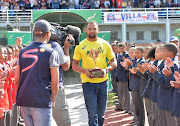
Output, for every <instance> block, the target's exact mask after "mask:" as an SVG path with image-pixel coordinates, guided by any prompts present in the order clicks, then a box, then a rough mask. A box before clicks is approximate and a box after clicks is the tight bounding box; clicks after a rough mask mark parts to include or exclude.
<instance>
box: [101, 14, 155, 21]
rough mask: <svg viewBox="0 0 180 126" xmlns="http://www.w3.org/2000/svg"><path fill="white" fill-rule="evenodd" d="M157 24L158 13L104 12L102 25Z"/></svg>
mask: <svg viewBox="0 0 180 126" xmlns="http://www.w3.org/2000/svg"><path fill="white" fill-rule="evenodd" d="M131 22H133V23H142V22H158V12H154V11H148V12H104V23H131Z"/></svg>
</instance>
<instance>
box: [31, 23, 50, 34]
mask: <svg viewBox="0 0 180 126" xmlns="http://www.w3.org/2000/svg"><path fill="white" fill-rule="evenodd" d="M51 29H52V27H51V24H50V23H49V22H48V21H46V20H39V21H37V22H35V24H34V27H33V30H34V33H35V34H45V33H47V32H50V31H51Z"/></svg>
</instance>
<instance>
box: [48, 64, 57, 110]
mask: <svg viewBox="0 0 180 126" xmlns="http://www.w3.org/2000/svg"><path fill="white" fill-rule="evenodd" d="M50 73H51V99H52V102H53V107H55V100H56V96H57V93H58V91H59V69H58V67H52V68H50Z"/></svg>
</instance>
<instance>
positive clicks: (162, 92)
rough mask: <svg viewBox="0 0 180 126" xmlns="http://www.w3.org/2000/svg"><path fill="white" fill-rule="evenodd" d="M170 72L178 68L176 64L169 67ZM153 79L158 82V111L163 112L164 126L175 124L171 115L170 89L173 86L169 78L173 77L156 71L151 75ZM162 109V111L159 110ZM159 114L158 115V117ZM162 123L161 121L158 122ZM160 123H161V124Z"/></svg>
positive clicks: (175, 125)
mask: <svg viewBox="0 0 180 126" xmlns="http://www.w3.org/2000/svg"><path fill="white" fill-rule="evenodd" d="M171 69H172V72H173V73H174V71H177V70H178V66H177V65H176V64H174V67H171ZM153 78H154V80H155V81H157V82H158V84H159V87H158V91H157V104H158V108H159V109H160V113H162V114H163V116H164V114H165V119H164V121H165V120H166V124H164V125H165V126H171V125H172V126H177V122H176V120H175V118H174V117H173V116H172V112H171V111H172V90H173V87H171V85H170V80H172V79H173V77H172V75H171V76H169V77H166V76H164V75H163V74H162V73H160V72H159V71H156V72H155V73H154V75H153ZM161 110H162V111H161ZM160 116H161V115H159V117H160ZM160 123H163V122H160ZM161 125H162V124H161Z"/></svg>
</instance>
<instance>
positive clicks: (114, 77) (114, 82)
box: [110, 54, 118, 93]
mask: <svg viewBox="0 0 180 126" xmlns="http://www.w3.org/2000/svg"><path fill="white" fill-rule="evenodd" d="M115 57H116V59H117V54H115ZM110 74H111V83H112V87H113V92H114V93H117V92H118V91H117V68H115V69H113V70H112V71H110Z"/></svg>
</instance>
